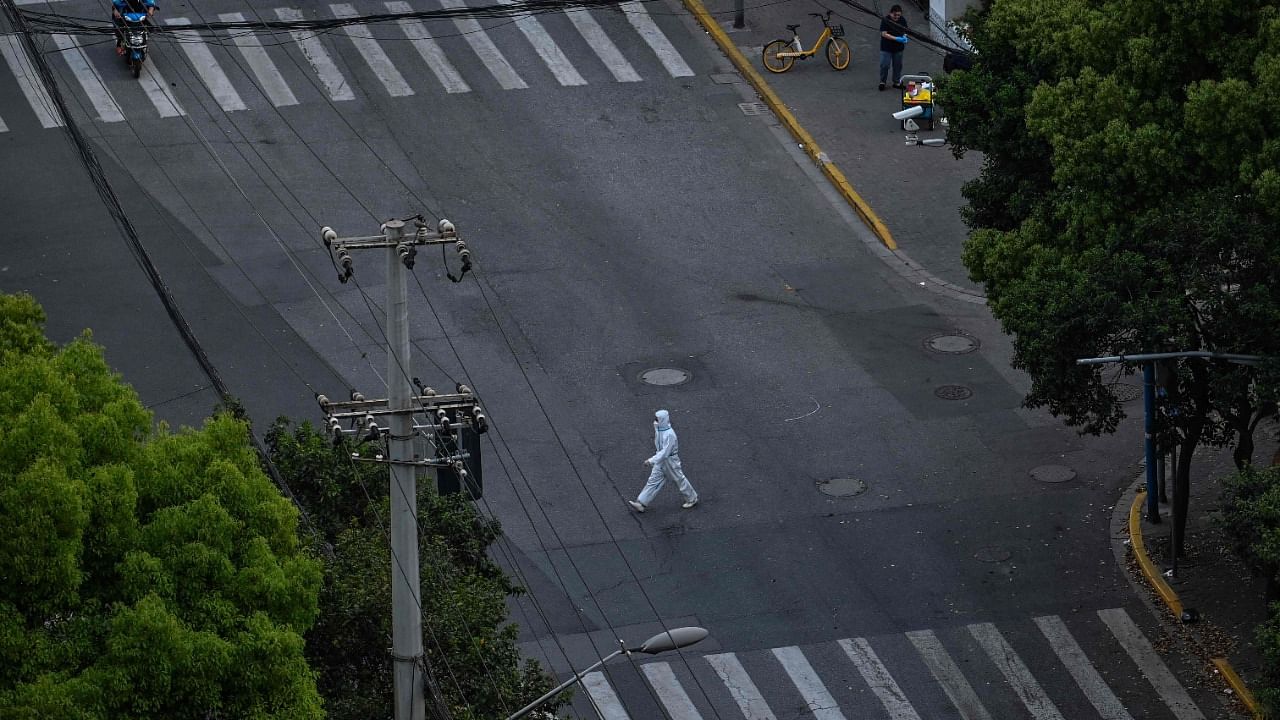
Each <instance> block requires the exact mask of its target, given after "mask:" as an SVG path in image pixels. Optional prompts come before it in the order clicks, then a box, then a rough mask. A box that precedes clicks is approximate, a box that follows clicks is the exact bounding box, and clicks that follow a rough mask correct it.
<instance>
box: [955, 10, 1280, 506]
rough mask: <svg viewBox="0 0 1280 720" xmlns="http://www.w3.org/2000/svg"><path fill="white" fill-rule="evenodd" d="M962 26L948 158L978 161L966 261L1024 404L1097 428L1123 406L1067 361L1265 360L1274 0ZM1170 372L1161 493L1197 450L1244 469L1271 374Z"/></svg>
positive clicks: (1272, 308) (1276, 29) (1276, 304)
mask: <svg viewBox="0 0 1280 720" xmlns="http://www.w3.org/2000/svg"><path fill="white" fill-rule="evenodd" d="M971 20H972V39H973V42H974V45H975V48H976V50H977V54H976V56H975V58H974V60H975V62H974V65H973V68H972V70H969V71H962V72H957V73H955V74H954V75H952V76H950V77H949V78H947V81H946V82H945V83H944V84H943V87H942V88H941V98H942V101H943V102H944V103H945V107H946V109H947V113H948V117H949V118H950V120H951V129H950V132H949V138H950V140H951V142H952V143H953V144H954V145H955V150H956V152H957V153H964V152H966V151H968V150H978V151H981V152H982V153H983V156H984V162H983V169H982V172H981V175H980V176H979V177H978V178H977V179H975V180H974V181H972V182H970V183H968V184H967V185H966V186H965V189H964V192H965V197H966V199H967V200H968V207H967V208H966V209H965V210H964V217H965V220H966V222H967V223H968V225H969V227H970V229H971V235H970V237H969V240H968V241H967V243H966V245H965V250H964V261H965V265H966V267H967V268H968V269H969V272H970V274H971V276H972V277H973V278H974V279H975V280H976V281H978V282H981V283H983V284H984V285H985V287H986V291H987V296H988V301H989V305H990V307H991V311H992V313H993V314H994V315H995V316H996V317H997V318H998V319H999V320H1000V321H1001V323H1002V324H1003V326H1004V328H1005V330H1006V331H1007V332H1009V333H1010V334H1011V335H1013V337H1014V358H1013V363H1014V365H1015V366H1016V367H1019V368H1022V369H1024V370H1026V371H1027V373H1028V374H1029V375H1030V377H1031V381H1032V387H1031V391H1030V393H1029V394H1028V397H1027V398H1026V403H1027V404H1028V405H1029V406H1032V407H1047V408H1048V409H1049V410H1050V411H1051V412H1053V413H1054V414H1056V415H1059V416H1061V417H1063V418H1064V419H1065V420H1066V421H1067V422H1069V423H1071V424H1073V425H1076V426H1079V427H1081V428H1082V429H1083V430H1084V431H1087V432H1092V433H1101V432H1111V431H1113V430H1114V429H1115V428H1116V426H1117V423H1118V422H1119V420H1120V419H1121V418H1122V417H1124V411H1123V409H1122V406H1121V404H1120V403H1119V402H1118V401H1117V400H1116V398H1115V397H1114V396H1113V395H1112V394H1111V393H1110V392H1109V391H1108V388H1107V387H1106V384H1105V382H1104V380H1103V370H1102V368H1101V367H1100V366H1087V367H1085V366H1078V365H1076V364H1075V360H1076V359H1077V358H1083V357H1098V356H1107V355H1118V354H1132V353H1140V352H1161V351H1182V350H1206V351H1217V352H1228V353H1247V354H1254V355H1264V356H1269V357H1272V358H1275V357H1278V356H1280V333H1277V332H1276V328H1277V327H1280V283H1278V282H1277V281H1276V278H1277V268H1280V233H1278V232H1277V231H1280V174H1278V173H1280V171H1278V170H1277V168H1280V164H1278V163H1277V161H1278V160H1280V134H1278V133H1277V130H1278V129H1280V13H1278V11H1277V8H1276V7H1275V4H1274V3H1273V2H1262V1H1261V0H1243V1H1242V2H1228V1H1227V0H1173V1H1172V2H1170V1H1168V0H1137V1H1136V2H1119V1H1118V0H1108V1H1104V2H1096V1H1091V0H1090V1H1086V0H1001V1H1000V2H996V3H991V4H990V6H989V7H988V8H986V9H984V10H983V11H981V12H978V13H976V14H975V16H974V17H973V18H972V19H971ZM1169 377H1170V378H1172V379H1173V380H1172V381H1171V382H1170V397H1169V399H1168V402H1167V403H1166V407H1167V408H1169V409H1170V411H1171V412H1170V415H1169V422H1167V423H1166V424H1165V425H1164V427H1163V428H1162V433H1163V441H1164V442H1165V443H1166V446H1168V445H1172V444H1174V443H1176V444H1178V445H1179V446H1180V449H1181V450H1182V452H1181V453H1180V455H1179V462H1178V467H1177V469H1176V475H1175V482H1177V483H1180V487H1183V488H1184V489H1185V484H1186V482H1187V478H1188V477H1189V472H1190V466H1191V458H1192V454H1193V452H1194V450H1195V448H1196V447H1197V446H1198V445H1199V444H1201V443H1206V442H1207V443H1213V444H1219V445H1221V444H1228V443H1236V446H1237V453H1236V460H1237V463H1239V464H1240V465H1244V464H1245V463H1247V462H1248V461H1249V459H1250V457H1251V455H1252V451H1253V442H1252V438H1253V433H1254V430H1255V429H1256V427H1257V425H1258V422H1259V421H1260V420H1261V419H1262V418H1263V417H1265V416H1267V415H1269V414H1272V413H1274V410H1275V404H1274V399H1275V397H1276V388H1277V383H1276V377H1277V373H1276V372H1275V364H1274V362H1272V363H1271V364H1270V365H1268V366H1261V367H1249V366H1244V365H1235V364H1230V363H1225V362H1204V361H1185V362H1182V363H1179V364H1176V366H1172V367H1170V368H1169ZM1182 497H1186V494H1185V492H1184V493H1183V494H1182Z"/></svg>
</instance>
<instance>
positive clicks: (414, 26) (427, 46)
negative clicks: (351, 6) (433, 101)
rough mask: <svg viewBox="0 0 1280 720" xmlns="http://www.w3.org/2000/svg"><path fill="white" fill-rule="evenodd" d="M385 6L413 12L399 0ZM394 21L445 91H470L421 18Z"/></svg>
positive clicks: (400, 12)
mask: <svg viewBox="0 0 1280 720" xmlns="http://www.w3.org/2000/svg"><path fill="white" fill-rule="evenodd" d="M386 6H387V10H389V11H391V12H393V13H396V14H406V13H411V12H413V8H412V7H410V6H409V3H407V2H399V0H396V1H395V2H388V3H386ZM396 22H397V23H399V25H400V28H401V29H402V30H404V34H405V36H406V37H408V38H409V44H410V45H412V46H413V49H414V50H417V51H418V54H419V55H421V56H422V59H423V61H425V62H426V63H427V67H429V68H431V72H433V73H435V76H436V79H437V80H439V81H440V84H441V85H443V86H444V91H445V92H447V93H465V92H471V86H469V85H467V81H466V80H463V79H462V75H461V74H459V73H458V69H457V68H455V67H454V66H453V63H451V62H449V58H448V57H446V56H445V54H444V50H442V49H441V48H440V45H439V44H438V43H437V42H436V41H435V38H433V37H431V33H430V32H429V31H428V30H427V26H426V25H425V24H424V23H423V22H422V21H421V20H411V19H408V18H405V19H403V20H397V21H396Z"/></svg>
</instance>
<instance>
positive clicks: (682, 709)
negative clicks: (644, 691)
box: [640, 662, 702, 720]
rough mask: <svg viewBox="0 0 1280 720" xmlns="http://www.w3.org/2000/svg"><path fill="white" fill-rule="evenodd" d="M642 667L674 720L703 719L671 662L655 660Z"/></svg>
mask: <svg viewBox="0 0 1280 720" xmlns="http://www.w3.org/2000/svg"><path fill="white" fill-rule="evenodd" d="M640 669H641V670H642V671H644V676H645V677H647V678H649V684H650V685H652V686H653V691H654V692H656V693H657V694H658V699H659V700H661V701H662V705H663V706H664V707H665V708H666V709H667V712H668V713H670V715H671V718H672V720H702V714H701V713H699V712H698V708H696V707H694V705H693V701H692V700H690V699H689V694H688V693H686V692H685V691H684V687H682V686H681V685H680V681H679V680H677V679H676V674H675V673H674V672H672V671H671V665H670V664H668V663H664V662H655V663H649V664H647V665H642V666H640Z"/></svg>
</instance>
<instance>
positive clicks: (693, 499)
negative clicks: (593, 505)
mask: <svg viewBox="0 0 1280 720" xmlns="http://www.w3.org/2000/svg"><path fill="white" fill-rule="evenodd" d="M653 417H654V420H653V428H654V431H653V445H654V448H655V449H656V450H657V452H655V453H654V454H653V457H650V458H649V459H648V460H645V461H644V464H645V465H652V466H653V470H651V471H649V481H648V482H646V483H645V484H644V489H643V490H641V491H640V497H638V498H636V499H635V500H628V501H627V503H628V504H629V505H631V507H632V508H635V511H636V512H644V511H645V510H648V509H649V503H651V502H653V498H654V497H655V496H656V495H657V494H658V491H659V490H661V489H662V485H663V484H664V483H665V482H666V481H667V480H668V479H670V480H674V481H675V482H676V486H677V487H679V488H680V494H681V495H684V505H682V506H681V507H683V508H685V509H686V510H687V509H689V508H691V507H693V506H694V505H697V504H698V491H696V490H694V489H693V485H692V484H690V482H689V478H687V477H685V476H684V470H682V469H680V441H679V440H677V439H676V431H675V430H672V429H671V414H670V413H668V412H667V411H666V410H659V411H658V412H656V413H654V414H653Z"/></svg>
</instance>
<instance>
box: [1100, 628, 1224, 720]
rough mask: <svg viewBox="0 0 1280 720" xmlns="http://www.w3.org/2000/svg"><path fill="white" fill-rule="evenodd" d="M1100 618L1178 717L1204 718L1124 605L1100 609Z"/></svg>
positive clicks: (1184, 719) (1193, 719) (1199, 719)
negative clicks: (1122, 607) (1134, 622)
mask: <svg viewBox="0 0 1280 720" xmlns="http://www.w3.org/2000/svg"><path fill="white" fill-rule="evenodd" d="M1098 617H1100V618H1102V622H1104V623H1106V624H1107V627H1109V628H1111V634H1112V635H1115V636H1116V639H1117V640H1119V641H1120V644H1121V645H1122V646H1124V649H1125V652H1127V653H1129V657H1131V658H1133V661H1134V662H1135V663H1137V664H1138V668H1139V669H1140V670H1142V674H1143V675H1145V676H1146V678H1147V680H1148V681H1150V682H1151V685H1152V686H1153V687H1154V688H1155V689H1156V692H1158V693H1159V694H1160V699H1161V700H1164V704H1165V705H1168V706H1169V709H1170V710H1172V711H1173V714H1174V715H1176V716H1177V717H1178V720H1204V714H1203V713H1201V712H1200V708H1198V707H1196V704H1195V701H1194V700H1192V699H1191V696H1190V695H1188V694H1187V690H1186V688H1184V687H1182V683H1180V682H1178V679H1177V678H1176V677H1174V676H1173V673H1172V672H1170V671H1169V668H1168V666H1166V665H1165V664H1164V661H1163V660H1161V659H1160V655H1159V653H1157V652H1156V651H1155V648H1153V647H1151V643H1150V641H1148V640H1147V637H1146V636H1145V635H1143V634H1142V631H1141V630H1139V629H1138V626H1137V625H1134V624H1133V620H1132V619H1131V618H1130V617H1129V614H1128V613H1126V612H1125V611H1124V610H1123V609H1121V608H1113V609H1111V610H1099V611H1098Z"/></svg>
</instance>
